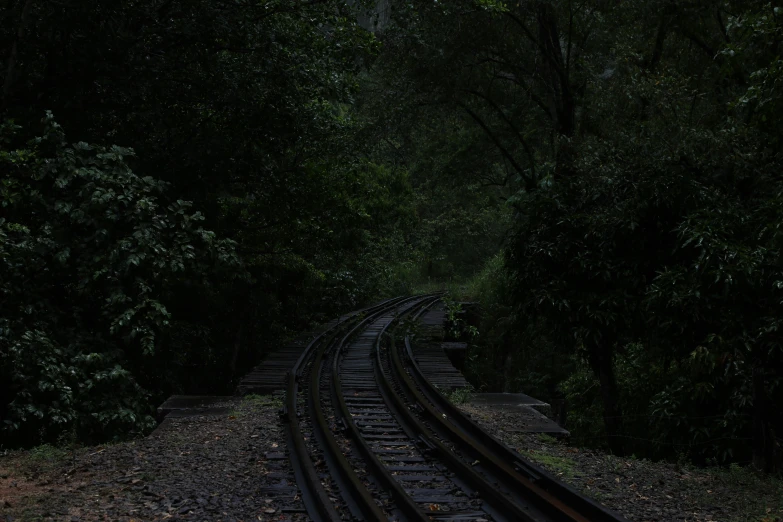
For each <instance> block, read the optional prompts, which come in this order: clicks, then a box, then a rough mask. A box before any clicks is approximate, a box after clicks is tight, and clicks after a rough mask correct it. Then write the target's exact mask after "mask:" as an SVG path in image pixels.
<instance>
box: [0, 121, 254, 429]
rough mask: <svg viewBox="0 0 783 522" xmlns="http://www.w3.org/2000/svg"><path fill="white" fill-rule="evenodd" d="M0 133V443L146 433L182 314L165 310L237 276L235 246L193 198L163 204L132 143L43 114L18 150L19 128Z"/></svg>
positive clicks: (162, 190)
mask: <svg viewBox="0 0 783 522" xmlns="http://www.w3.org/2000/svg"><path fill="white" fill-rule="evenodd" d="M2 139H3V150H2V152H1V153H0V166H1V168H2V172H3V175H2V181H1V182H0V206H1V207H2V209H3V217H2V218H1V219H0V265H1V268H0V274H1V275H0V288H2V292H1V293H2V296H3V297H2V309H3V317H2V319H1V321H2V322H1V323H0V376H2V378H1V379H0V382H2V385H0V396H1V397H2V400H1V401H0V412H1V413H2V417H3V427H2V429H3V432H4V438H5V436H9V437H10V438H11V439H17V440H24V441H26V443H33V442H37V441H41V440H53V439H54V438H56V437H57V436H58V435H60V434H61V433H63V432H73V433H74V434H76V435H77V436H79V437H81V438H83V439H88V440H89V439H105V438H108V437H127V436H130V435H133V434H136V433H139V432H142V431H144V430H145V429H147V428H148V427H149V426H150V423H151V422H152V419H151V417H150V412H151V407H150V404H149V402H148V396H149V391H147V389H145V386H149V385H154V386H158V387H159V386H160V385H161V383H160V382H154V379H151V378H150V377H149V376H151V375H157V374H159V371H157V370H154V368H155V367H156V366H158V365H160V364H164V365H165V364H166V362H167V361H169V360H170V359H171V356H172V354H171V353H170V351H171V350H172V346H171V344H170V343H167V342H166V337H167V333H168V332H169V331H170V329H171V326H172V322H175V321H178V320H181V319H182V318H181V317H177V316H174V315H173V314H172V312H171V311H170V308H169V307H170V304H171V303H172V301H173V300H175V299H176V298H177V297H178V296H177V289H178V287H181V286H189V287H192V288H194V289H200V290H198V291H201V292H209V289H210V288H211V287H214V286H215V285H217V284H226V283H230V282H231V279H232V278H235V277H239V276H241V275H242V271H241V269H240V266H239V261H238V258H237V256H236V253H235V244H234V243H233V242H232V241H229V240H225V239H218V238H217V237H216V236H215V234H214V233H213V232H210V231H208V230H205V229H203V228H202V227H201V226H200V222H201V221H203V217H202V215H201V213H199V212H196V211H193V210H191V204H190V203H189V202H187V201H182V200H168V199H167V197H166V190H165V189H166V184H165V183H163V182H161V181H158V180H155V179H153V178H150V177H140V176H137V175H136V174H134V173H133V172H132V171H131V170H130V168H129V167H128V164H127V161H128V160H130V159H131V158H133V151H131V150H130V149H124V148H121V147H117V146H113V147H109V148H106V147H101V146H96V145H89V144H87V143H84V142H79V143H76V144H74V145H68V144H67V143H66V141H65V135H64V133H63V131H62V129H61V128H60V127H59V125H57V124H56V123H55V122H54V119H53V117H52V115H51V113H49V114H48V115H47V116H46V118H45V120H44V125H43V132H42V135H41V136H40V137H38V138H35V139H33V140H32V141H30V142H29V143H28V144H27V146H25V147H24V148H16V147H15V146H14V143H17V142H18V139H19V128H18V127H16V126H13V125H8V124H7V125H5V126H4V127H3V129H2ZM192 352H195V349H193V350H192ZM191 356H193V357H197V354H196V353H191Z"/></svg>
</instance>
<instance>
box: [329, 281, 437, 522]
mask: <svg viewBox="0 0 783 522" xmlns="http://www.w3.org/2000/svg"><path fill="white" fill-rule="evenodd" d="M415 299H422V297H414V298H411V299H410V300H411V301H413V300H415ZM390 324H391V322H390V323H389V324H387V325H385V326H384V328H383V329H382V330H381V331H380V332H379V333H378V338H380V337H381V336H382V335H383V332H384V331H386V329H387V328H388V327H389V325H390ZM361 326H362V325H357V326H356V327H355V328H354V329H353V330H352V331H351V332H349V333H348V334H347V335H346V336H345V337H344V338H343V339H342V341H340V343H339V345H338V346H337V349H336V352H335V356H334V361H333V366H332V372H333V375H332V391H333V396H334V399H335V400H336V402H337V406H338V411H339V413H340V415H341V418H342V422H343V424H344V425H345V427H346V431H347V432H348V433H349V434H350V436H351V438H352V439H353V441H354V444H355V445H356V448H357V450H358V451H359V453H360V454H361V455H362V457H363V458H364V459H365V460H366V461H367V463H368V464H369V465H370V467H371V469H372V472H373V475H374V476H375V478H376V479H377V480H378V482H379V483H380V484H381V485H382V486H383V487H384V488H386V490H388V491H389V492H390V493H391V495H392V497H393V498H394V501H395V502H396V504H397V508H398V509H399V510H400V511H401V512H402V514H403V515H404V516H405V517H407V519H408V520H410V521H416V522H431V519H430V517H429V516H428V515H427V513H425V512H424V511H423V510H422V509H421V508H420V507H419V505H418V504H417V503H416V502H415V501H414V500H413V499H412V498H411V497H410V495H408V494H407V493H406V492H405V490H404V489H403V488H402V486H401V485H400V483H399V482H397V480H395V479H394V476H393V475H392V474H391V473H390V472H389V470H387V469H386V466H385V465H384V464H383V462H381V460H380V459H379V458H378V456H377V455H375V453H374V452H373V450H372V448H371V447H370V445H369V444H367V441H366V440H364V438H363V437H362V435H361V433H360V431H359V428H358V426H357V425H356V423H355V422H354V421H353V419H352V417H351V413H350V411H349V410H348V405H347V404H346V402H345V397H344V395H343V391H342V382H341V379H340V372H339V363H340V353H341V352H342V350H343V348H344V347H345V345H346V342H347V341H348V339H349V338H350V337H351V336H352V334H353V333H354V332H355V331H357V330H358V329H359V328H360V327H361ZM381 520H383V519H381Z"/></svg>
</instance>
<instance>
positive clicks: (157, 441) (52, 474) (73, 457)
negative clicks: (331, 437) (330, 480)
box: [0, 397, 309, 522]
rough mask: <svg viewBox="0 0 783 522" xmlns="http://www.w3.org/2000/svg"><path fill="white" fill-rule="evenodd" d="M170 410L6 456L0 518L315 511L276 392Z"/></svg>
mask: <svg viewBox="0 0 783 522" xmlns="http://www.w3.org/2000/svg"><path fill="white" fill-rule="evenodd" d="M224 406H227V407H228V408H229V410H228V411H230V413H228V414H225V415H202V416H194V417H182V418H173V419H167V420H166V421H165V422H164V424H163V425H161V427H159V429H158V430H157V431H156V432H155V433H154V434H152V435H151V436H149V437H147V438H145V439H141V440H136V441H132V442H125V443H120V444H115V445H107V446H98V447H90V448H82V449H79V450H75V451H69V452H63V451H60V450H54V449H53V448H52V449H51V451H48V452H47V451H43V452H42V451H40V450H39V451H33V452H13V453H9V454H7V455H5V456H0V521H2V522H7V521H28V520H29V521H33V520H41V521H58V522H59V521H69V522H81V521H98V520H111V521H124V522H129V521H136V522H138V521H148V520H201V521H222V522H230V521H250V520H252V521H271V520H290V521H299V520H309V518H308V517H307V516H306V515H305V514H304V508H303V505H302V503H301V501H300V499H299V495H298V490H297V488H296V484H295V483H293V477H292V475H291V473H290V470H289V469H288V468H289V465H288V461H287V457H286V453H285V431H284V427H283V426H282V425H281V423H280V421H279V419H278V414H277V411H278V409H279V407H280V403H279V401H278V400H273V399H271V398H269V397H251V398H246V399H236V400H232V401H231V402H230V403H228V404H225V405H224Z"/></svg>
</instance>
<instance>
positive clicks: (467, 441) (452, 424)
mask: <svg viewBox="0 0 783 522" xmlns="http://www.w3.org/2000/svg"><path fill="white" fill-rule="evenodd" d="M437 299H438V296H416V297H407V298H396V299H391V300H388V301H385V302H383V303H380V304H378V305H375V306H373V307H370V308H367V309H364V310H362V311H358V312H354V313H352V314H348V315H347V316H343V317H342V318H341V319H340V321H337V322H333V324H331V325H330V327H329V328H327V329H325V330H324V331H323V332H322V333H321V334H319V335H318V336H317V337H316V338H315V339H313V340H312V341H311V342H310V344H309V345H308V346H307V348H306V349H305V351H304V352H303V353H302V355H301V357H300V358H299V360H298V361H297V363H296V365H295V366H294V368H293V370H292V371H291V373H290V374H289V375H288V379H287V389H286V403H285V408H284V410H283V412H282V413H283V416H284V419H285V420H286V422H287V425H288V445H289V457H290V459H291V463H292V465H293V468H294V474H295V476H296V479H297V484H298V485H299V487H300V490H301V493H302V498H303V501H304V504H305V507H306V508H307V511H308V514H309V515H310V517H311V518H312V519H313V520H329V521H331V520H400V521H411V520H417V521H428V520H440V521H468V520H473V521H487V522H488V521H490V520H497V521H540V522H549V521H573V522H583V521H590V522H598V521H601V522H603V521H607V522H612V521H623V520H624V519H623V518H622V517H620V516H619V515H617V514H615V513H613V512H611V511H609V510H608V509H606V508H604V507H603V506H601V505H599V504H597V503H595V502H593V501H591V500H589V499H587V498H585V497H584V496H582V495H581V494H579V493H578V492H576V491H575V490H573V489H572V488H570V487H568V486H567V485H565V484H563V483H561V482H559V481H558V480H557V479H555V478H554V477H552V476H551V475H549V474H548V473H546V472H545V471H543V470H541V469H540V468H538V467H537V466H535V465H533V464H531V463H530V462H528V461H527V460H526V459H524V457H522V456H521V455H519V454H518V453H516V452H515V451H514V450H512V449H510V448H508V447H507V446H505V445H504V444H502V443H501V442H499V441H497V440H496V439H494V438H493V437H492V436H490V435H489V434H488V433H486V432H484V431H483V430H482V429H481V428H480V427H478V426H477V425H476V424H474V423H473V422H472V421H471V420H470V419H469V418H467V417H465V416H464V415H463V414H462V413H461V412H460V411H459V410H458V409H457V408H456V407H454V406H453V405H451V403H449V402H448V401H447V400H446V399H445V398H444V397H443V396H442V395H441V394H440V392H439V390H438V389H437V388H436V387H435V386H434V385H433V384H432V383H430V382H428V381H427V379H426V378H425V377H424V375H423V374H422V373H421V370H420V368H419V367H418V364H417V362H416V360H415V359H414V357H413V353H412V350H411V336H410V335H409V334H408V330H409V326H410V325H411V324H412V323H413V322H414V321H415V320H416V318H417V317H418V315H419V314H421V313H422V312H423V311H424V310H426V309H427V307H429V306H431V305H432V304H433V303H434V302H436V301H437Z"/></svg>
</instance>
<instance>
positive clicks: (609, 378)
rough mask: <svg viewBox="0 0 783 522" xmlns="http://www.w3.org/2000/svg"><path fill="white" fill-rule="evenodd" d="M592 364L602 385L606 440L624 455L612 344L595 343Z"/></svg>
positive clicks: (613, 451) (591, 352) (611, 448)
mask: <svg viewBox="0 0 783 522" xmlns="http://www.w3.org/2000/svg"><path fill="white" fill-rule="evenodd" d="M589 361H590V366H591V368H592V370H593V373H594V374H595V376H596V377H597V378H598V383H599V385H600V386H601V402H602V404H603V409H604V427H605V428H606V442H607V444H608V445H609V449H610V450H611V451H612V453H614V454H615V455H618V456H622V455H624V453H625V448H624V446H625V441H624V439H623V413H622V407H621V406H620V401H619V395H620V394H619V391H618V389H617V380H616V379H615V375H614V368H613V367H612V346H611V343H607V342H604V343H603V345H598V344H597V345H595V346H593V347H592V348H591V350H590V356H589Z"/></svg>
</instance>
